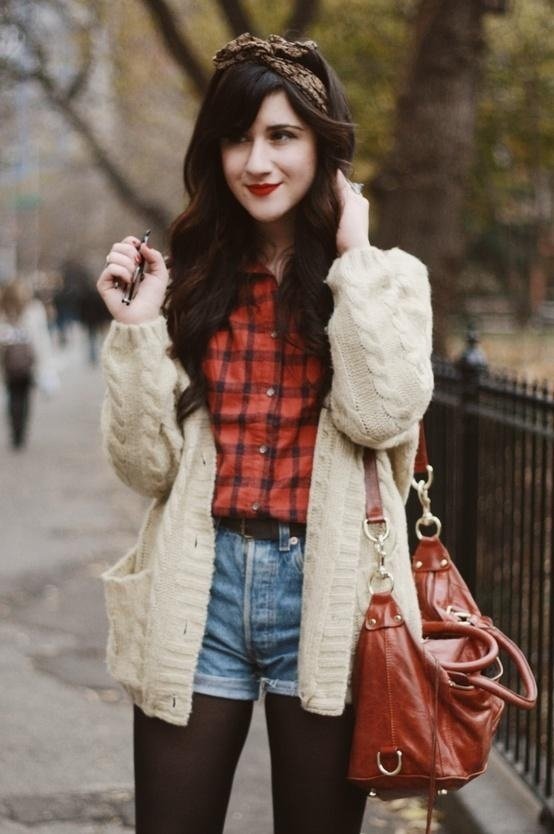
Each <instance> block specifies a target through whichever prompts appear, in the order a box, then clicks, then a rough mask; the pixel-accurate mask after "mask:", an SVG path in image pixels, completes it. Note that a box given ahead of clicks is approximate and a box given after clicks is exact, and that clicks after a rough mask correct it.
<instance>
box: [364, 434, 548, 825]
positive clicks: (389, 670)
mask: <svg viewBox="0 0 554 834" xmlns="http://www.w3.org/2000/svg"><path fill="white" fill-rule="evenodd" d="M424 450H425V440H424V437H423V436H422V438H421V440H420V449H419V454H418V458H419V460H420V461H421V459H422V455H423V460H424V463H425V467H426V468H427V472H428V479H427V481H426V482H424V481H420V482H419V483H418V484H417V488H418V494H419V497H420V500H421V503H422V506H423V515H422V517H421V518H420V519H419V520H418V522H417V527H416V532H417V535H418V538H419V545H418V547H417V549H416V552H415V553H414V556H413V561H412V569H413V572H414V578H415V582H416V587H417V592H418V598H419V605H420V609H421V615H422V620H423V640H418V639H417V638H416V637H414V636H413V635H412V634H411V632H410V631H409V629H408V628H407V627H406V624H405V622H404V617H403V614H402V611H401V610H400V608H399V606H398V604H397V602H396V601H395V599H394V597H393V593H392V592H393V589H394V577H393V576H392V574H391V572H390V571H389V570H388V567H387V555H386V540H387V537H388V533H389V522H388V520H387V519H386V517H385V515H384V512H383V505H382V501H381V495H380V490H379V481H378V478H377V465H376V459H375V452H374V451H373V450H370V449H367V450H366V452H365V458H364V463H365V473H366V492H367V511H366V520H365V523H364V529H365V532H366V535H367V536H368V537H369V538H370V540H371V541H372V542H373V545H374V547H375V549H376V552H377V556H378V567H377V570H376V573H375V574H374V575H373V576H372V577H371V579H370V591H371V592H372V597H371V600H370V603H369V607H368V609H367V612H366V615H365V619H364V623H363V626H362V629H361V632H360V636H359V640H358V645H357V650H356V656H355V662H354V669H353V676H352V700H353V705H354V710H355V725H354V732H353V739H352V747H351V752H350V761H349V769H348V779H349V780H350V781H351V782H353V783H354V784H356V785H357V786H358V787H360V788H361V789H362V790H364V791H366V792H368V794H369V795H370V796H379V797H381V798H384V799H386V798H395V797H405V796H410V795H418V794H423V795H427V798H428V816H427V829H426V831H427V834H428V833H429V832H430V830H431V814H432V809H433V804H434V801H435V797H436V795H437V794H438V793H441V792H444V793H446V792H447V791H448V790H453V789H457V788H460V787H462V786H463V785H465V784H466V783H467V782H469V781H470V780H471V779H474V778H475V777H476V776H479V775H480V774H481V773H483V772H484V770H485V769H486V766H487V759H488V756H489V752H490V748H491V743H492V739H493V735H494V733H495V731H496V728H497V726H498V722H499V720H500V717H501V714H502V711H503V708H504V704H505V703H506V702H508V703H512V704H515V705H516V706H518V707H521V708H523V709H532V708H533V706H534V705H535V702H536V697H537V688H536V683H535V679H534V677H533V674H532V672H531V669H530V668H529V664H528V663H527V660H526V659H525V657H524V655H523V654H522V652H521V650H520V649H519V648H518V647H517V646H516V645H515V643H513V642H512V640H510V639H509V638H508V637H507V636H506V635H505V634H503V633H502V632H501V631H499V629H497V628H496V627H495V626H494V624H493V622H492V620H491V619H490V618H488V617H485V616H483V614H481V612H480V610H479V608H478V606H477V603H476V602H475V600H474V599H473V597H472V595H471V593H470V591H469V588H468V587H467V585H466V583H465V582H464V580H463V579H462V577H461V576H460V574H459V572H458V570H457V569H456V567H455V565H454V564H453V562H452V560H451V558H450V555H449V553H448V551H447V550H446V548H445V547H444V545H443V544H442V542H441V541H440V521H439V519H438V518H436V517H435V516H433V515H432V514H431V511H430V500H429V496H428V489H429V487H430V485H431V482H432V473H433V470H432V468H431V467H429V466H428V464H427V461H426V454H425V451H424ZM416 471H421V466H420V465H419V464H416ZM431 524H434V525H435V526H436V532H435V533H434V534H433V535H431V536H423V534H422V533H421V527H422V526H427V525H431ZM500 650H502V651H503V652H504V653H505V654H506V655H507V656H508V657H509V659H510V660H511V661H512V662H513V663H514V666H515V668H516V669H517V671H518V673H519V676H520V678H521V680H522V682H523V687H524V690H525V694H524V695H520V694H518V693H516V692H513V691H511V690H510V689H508V688H507V687H505V686H503V685H502V684H501V683H500V682H499V679H500V677H501V675H502V671H503V670H502V665H501V663H500V659H499V651H500Z"/></svg>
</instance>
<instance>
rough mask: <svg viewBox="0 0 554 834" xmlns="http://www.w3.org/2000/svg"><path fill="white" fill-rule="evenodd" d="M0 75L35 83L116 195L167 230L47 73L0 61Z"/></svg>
mask: <svg viewBox="0 0 554 834" xmlns="http://www.w3.org/2000/svg"><path fill="white" fill-rule="evenodd" d="M0 72H4V73H5V74H6V75H8V76H9V77H10V78H12V79H13V80H15V81H18V82H20V83H22V82H28V81H35V82H37V83H39V84H40V85H41V87H42V90H43V92H44V94H45V96H46V98H47V99H48V101H49V102H50V103H51V104H52V105H53V106H54V107H55V108H56V109H57V110H58V111H59V112H60V113H62V115H63V116H64V117H65V119H66V121H68V122H69V124H70V125H71V126H72V127H73V128H74V130H75V131H76V132H77V133H78V134H79V136H80V137H81V139H82V140H83V142H84V143H85V145H86V146H87V148H88V150H89V152H90V154H91V156H92V158H93V160H94V162H95V164H96V165H97V167H98V168H99V169H100V170H101V171H102V172H103V173H104V175H105V176H106V178H107V179H108V181H109V182H110V184H111V185H112V187H113V189H114V190H115V192H116V194H117V195H118V196H119V197H120V198H121V199H122V200H123V201H124V202H126V203H127V205H129V206H130V207H131V208H133V209H134V210H135V211H136V212H137V213H138V214H142V215H143V216H144V217H146V218H148V222H152V223H154V224H155V225H157V226H159V227H160V228H164V229H165V228H167V227H168V226H169V224H170V222H171V217H170V215H169V214H168V213H167V212H166V211H165V209H164V208H163V207H162V206H161V205H159V204H158V203H151V202H148V201H146V200H144V199H143V196H142V193H141V192H140V191H139V190H138V189H137V188H135V187H134V186H133V184H132V183H131V182H130V181H129V179H128V178H127V176H126V175H125V173H124V172H123V170H122V169H121V168H119V166H118V165H117V164H116V163H115V162H114V161H113V159H111V158H110V156H109V154H108V152H107V150H106V149H105V148H104V147H103V146H102V144H101V143H100V141H99V140H98V138H97V137H96V136H95V134H94V131H93V129H92V127H91V125H90V124H89V123H88V122H87V121H86V119H84V118H83V116H81V114H80V113H79V112H78V110H77V109H76V107H75V104H74V101H73V99H72V98H70V97H68V96H67V94H66V93H65V92H64V91H61V90H59V89H58V88H57V87H56V85H55V83H54V81H53V80H52V78H50V76H49V75H48V74H47V72H46V71H45V70H44V69H43V68H41V67H37V68H35V69H33V70H25V69H23V68H22V67H19V66H17V65H15V64H12V63H9V62H8V61H5V60H0Z"/></svg>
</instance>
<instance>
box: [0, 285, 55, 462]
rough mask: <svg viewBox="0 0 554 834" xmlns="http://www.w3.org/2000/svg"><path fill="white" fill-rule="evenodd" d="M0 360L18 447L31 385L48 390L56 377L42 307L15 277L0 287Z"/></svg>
mask: <svg viewBox="0 0 554 834" xmlns="http://www.w3.org/2000/svg"><path fill="white" fill-rule="evenodd" d="M0 364H1V366H2V375H3V380H4V385H5V387H6V403H7V416H8V424H9V429H10V439H11V445H12V447H13V448H14V449H21V448H23V447H24V446H25V443H26V440H27V433H28V425H29V418H30V405H31V391H32V388H33V386H34V385H38V387H39V388H41V389H42V390H43V391H45V392H46V393H47V394H50V393H52V392H53V391H54V390H55V389H56V388H57V385H58V378H57V373H56V371H55V369H54V365H53V357H52V346H51V342H50V334H49V331H48V321H47V316H46V310H45V308H44V305H43V304H42V302H40V301H39V300H38V298H33V293H32V290H31V288H30V287H29V285H28V284H27V283H26V282H24V281H23V280H21V279H19V278H16V279H13V280H12V281H10V282H8V283H7V284H5V285H4V286H3V287H1V288H0Z"/></svg>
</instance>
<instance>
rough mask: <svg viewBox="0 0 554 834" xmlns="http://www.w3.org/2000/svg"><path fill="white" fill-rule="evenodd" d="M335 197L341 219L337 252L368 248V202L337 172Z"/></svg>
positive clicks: (340, 253)
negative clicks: (336, 196)
mask: <svg viewBox="0 0 554 834" xmlns="http://www.w3.org/2000/svg"><path fill="white" fill-rule="evenodd" d="M336 189H337V195H338V198H339V203H340V207H341V217H340V222H339V227H338V229H337V252H338V254H339V255H342V254H344V252H347V251H348V249H357V248H359V247H364V246H369V202H368V200H366V198H365V197H364V195H363V194H358V193H357V192H356V191H354V189H353V188H352V186H351V184H350V183H349V182H348V180H347V179H346V177H345V176H344V174H343V173H342V171H340V170H338V171H337V181H336Z"/></svg>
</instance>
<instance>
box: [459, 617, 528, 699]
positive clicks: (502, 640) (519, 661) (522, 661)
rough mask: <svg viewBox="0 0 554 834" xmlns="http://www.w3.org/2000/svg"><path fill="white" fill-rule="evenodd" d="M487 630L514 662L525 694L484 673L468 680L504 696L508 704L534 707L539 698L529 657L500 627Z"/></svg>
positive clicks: (469, 676) (500, 696) (469, 677)
mask: <svg viewBox="0 0 554 834" xmlns="http://www.w3.org/2000/svg"><path fill="white" fill-rule="evenodd" d="M487 631H488V632H489V633H490V634H491V636H492V637H493V639H494V640H495V641H496V643H497V644H498V645H499V647H500V648H501V649H502V650H503V651H504V652H506V654H507V655H508V657H509V658H510V660H511V661H512V663H513V664H514V666H515V668H516V670H517V672H518V674H519V677H520V679H521V681H522V683H523V687H524V689H525V695H520V694H519V693H518V692H514V691H513V690H511V689H508V687H507V686H504V684H502V683H498V681H494V680H491V678H486V677H485V676H484V675H479V674H476V675H474V674H471V675H468V680H469V681H470V682H471V683H472V684H473V685H474V686H478V687H480V688H481V689H486V690H487V692H491V693H492V694H493V695H497V696H498V697H499V698H502V700H503V701H506V703H508V704H513V705H514V706H516V707H519V708H520V709H528V710H530V709H533V707H534V706H535V703H536V700H537V694H538V692H537V682H536V680H535V676H534V675H533V672H532V671H531V667H530V666H529V663H528V662H527V658H526V657H525V655H524V654H523V652H522V651H521V649H520V648H519V646H517V645H516V644H515V643H514V642H513V640H510V638H509V637H507V636H506V635H505V634H504V632H502V631H500V630H499V629H497V628H495V627H494V626H493V627H492V628H489V629H487Z"/></svg>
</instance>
